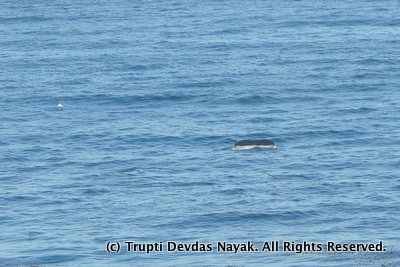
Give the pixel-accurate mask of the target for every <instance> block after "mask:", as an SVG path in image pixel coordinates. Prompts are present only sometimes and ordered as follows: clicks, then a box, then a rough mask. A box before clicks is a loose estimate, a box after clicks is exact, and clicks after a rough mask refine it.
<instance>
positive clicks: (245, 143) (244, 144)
mask: <svg viewBox="0 0 400 267" xmlns="http://www.w3.org/2000/svg"><path fill="white" fill-rule="evenodd" d="M253 148H276V143H275V142H274V141H272V140H268V139H263V140H240V141H237V142H236V143H235V144H234V145H233V146H232V149H233V150H249V149H253Z"/></svg>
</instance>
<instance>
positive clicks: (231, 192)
mask: <svg viewBox="0 0 400 267" xmlns="http://www.w3.org/2000/svg"><path fill="white" fill-rule="evenodd" d="M217 193H221V194H225V195H243V194H246V190H245V189H242V188H233V189H225V190H219V191H217Z"/></svg>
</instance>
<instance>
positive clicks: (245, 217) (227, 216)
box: [171, 211, 319, 228]
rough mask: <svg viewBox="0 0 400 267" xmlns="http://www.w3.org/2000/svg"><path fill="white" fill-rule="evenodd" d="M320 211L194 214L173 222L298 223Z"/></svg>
mask: <svg viewBox="0 0 400 267" xmlns="http://www.w3.org/2000/svg"><path fill="white" fill-rule="evenodd" d="M316 216H319V213H318V212H316V211H307V212H304V211H271V212H270V213H264V212H260V213H240V212H220V213H210V214H203V215H192V216H190V217H189V218H188V219H183V220H182V219H181V220H178V219H177V220H175V221H174V222H171V223H172V224H173V225H175V226H176V227H183V228H187V227H213V226H215V225H218V224H224V225H235V224H237V223H241V224H247V223H250V224H254V223H259V222H262V221H265V222H278V223H284V224H290V223H298V222H299V221H308V220H312V219H313V218H315V217H316Z"/></svg>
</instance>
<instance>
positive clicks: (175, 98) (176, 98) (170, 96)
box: [64, 93, 198, 105]
mask: <svg viewBox="0 0 400 267" xmlns="http://www.w3.org/2000/svg"><path fill="white" fill-rule="evenodd" d="M197 98H198V96H196V95H194V94H184V93H183V94H178V93H176V94H175V93H160V94H144V95H125V96H117V95H112V94H94V95H79V96H74V97H71V98H64V100H65V102H67V101H76V102H89V103H90V102H92V103H97V104H101V105H121V104H127V105H132V104H143V103H157V102H188V101H192V100H196V99H197Z"/></svg>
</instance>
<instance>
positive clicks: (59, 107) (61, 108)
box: [57, 99, 64, 111]
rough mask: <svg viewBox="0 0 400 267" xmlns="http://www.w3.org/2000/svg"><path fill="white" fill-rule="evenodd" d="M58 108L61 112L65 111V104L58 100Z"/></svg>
mask: <svg viewBox="0 0 400 267" xmlns="http://www.w3.org/2000/svg"><path fill="white" fill-rule="evenodd" d="M57 108H58V109H59V110H61V111H62V110H64V104H63V103H62V102H61V101H60V100H58V99H57Z"/></svg>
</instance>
